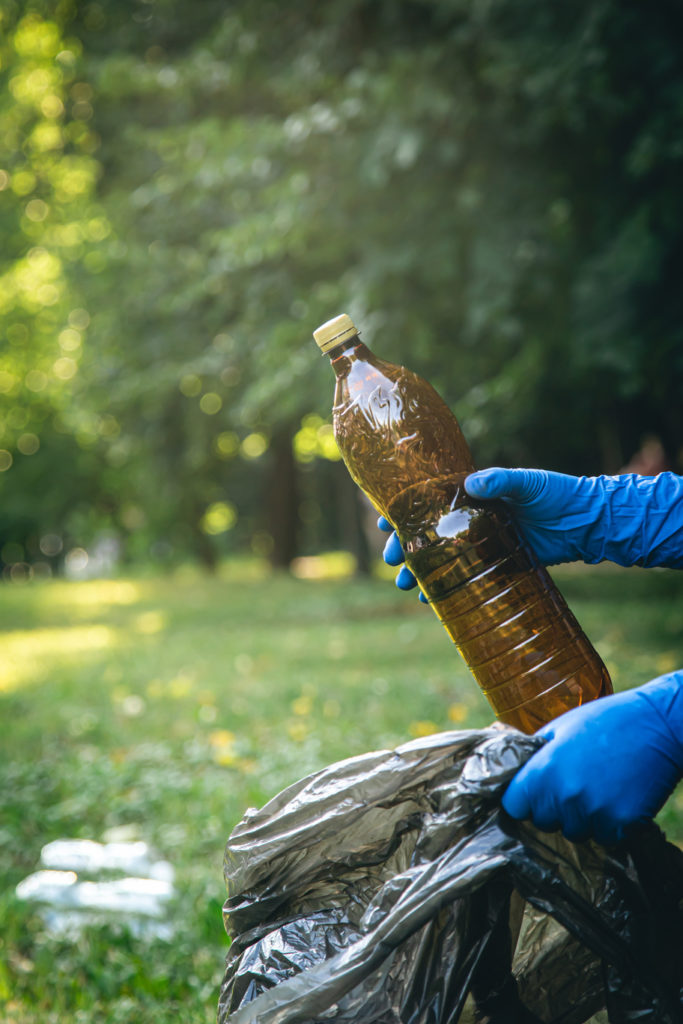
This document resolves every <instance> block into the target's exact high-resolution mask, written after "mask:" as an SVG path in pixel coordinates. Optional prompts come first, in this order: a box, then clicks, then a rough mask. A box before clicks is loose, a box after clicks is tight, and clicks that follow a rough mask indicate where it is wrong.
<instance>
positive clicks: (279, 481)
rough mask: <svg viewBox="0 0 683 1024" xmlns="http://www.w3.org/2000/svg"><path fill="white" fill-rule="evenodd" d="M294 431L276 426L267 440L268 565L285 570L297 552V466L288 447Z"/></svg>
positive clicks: (290, 447)
mask: <svg viewBox="0 0 683 1024" xmlns="http://www.w3.org/2000/svg"><path fill="white" fill-rule="evenodd" d="M293 436H294V431H293V429H292V427H291V426H290V425H286V426H283V427H280V428H279V429H278V431H277V432H276V433H275V434H274V435H273V440H272V442H271V457H272V468H271V472H270V478H269V481H268V529H269V531H270V535H271V537H272V538H273V548H272V551H271V553H270V564H271V565H272V567H273V568H274V569H288V568H289V566H290V565H291V563H292V561H293V560H294V558H296V555H297V533H298V529H299V486H298V468H297V464H296V460H295V458H294V451H293V448H292V438H293Z"/></svg>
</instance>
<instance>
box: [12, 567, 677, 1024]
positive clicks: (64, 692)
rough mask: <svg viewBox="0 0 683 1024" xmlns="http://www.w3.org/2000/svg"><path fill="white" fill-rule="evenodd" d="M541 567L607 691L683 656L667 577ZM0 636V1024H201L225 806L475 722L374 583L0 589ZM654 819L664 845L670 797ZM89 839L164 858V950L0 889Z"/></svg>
mask: <svg viewBox="0 0 683 1024" xmlns="http://www.w3.org/2000/svg"><path fill="white" fill-rule="evenodd" d="M554 575H555V577H556V579H557V581H558V583H559V584H560V587H561V589H562V590H563V592H564V593H565V595H566V597H567V599H568V601H569V603H570V605H571V606H572V608H573V610H574V611H575V612H576V614H577V616H578V618H579V620H580V621H581V623H582V624H583V626H584V628H585V629H586V632H587V633H588V634H589V636H590V637H591V639H592V640H593V642H594V643H595V645H596V647H597V648H598V650H599V651H600V653H601V654H602V656H603V658H604V659H605V661H606V663H607V665H608V668H609V669H610V671H611V673H612V675H613V678H614V681H615V685H616V687H617V688H625V687H628V686H632V685H638V684H641V683H643V682H645V681H646V680H648V679H649V678H652V677H653V676H655V675H657V674H659V673H661V672H665V671H669V670H671V669H673V668H676V667H678V666H683V575H681V574H677V573H674V572H662V571H649V572H644V571H641V570H619V569H616V568H614V567H598V568H594V569H589V568H588V567H584V566H580V567H571V568H566V569H561V570H556V571H555V572H554ZM0 629H1V630H2V642H3V656H2V661H1V663H0V700H2V741H1V748H0V871H1V872H2V882H3V884H2V886H1V887H0V918H1V919H2V928H1V929H0V1007H2V1019H3V1020H4V1021H6V1022H7V1024H38V1021H40V1024H52V1022H55V1024H56V1022H59V1024H91V1022H92V1024H95V1021H97V1022H99V1021H102V1020H106V1021H107V1022H108V1024H119V1022H130V1024H146V1022H149V1024H152V1022H154V1024H164V1022H168V1024H170V1022H171V1021H172V1022H173V1024H185V1022H187V1024H189V1022H190V1021H192V1022H193V1024H195V1022H202V1021H206V1022H209V1021H214V1019H215V1008H216V1001H217V990H218V986H219V984H220V979H221V976H222V971H223V962H224V956H225V952H226V948H227V940H226V939H225V936H224V934H223V930H222V922H221V914H220V908H221V903H222V900H223V898H224V888H223V882H222V854H223V846H224V843H225V839H226V837H227V835H228V833H229V831H230V829H231V827H232V826H233V825H234V824H235V823H236V822H237V821H238V820H239V818H240V817H241V815H242V814H243V812H244V810H245V809H246V808H247V807H248V806H250V805H258V804H260V803H262V802H264V801H265V800H266V799H267V798H268V797H270V796H272V795H273V794H274V793H275V792H277V791H278V790H279V789H281V788H283V787H284V786H285V785H287V784H288V783H290V782H292V781H294V780H295V779H297V778H300V777H301V776H302V775H305V774H306V773H308V772H310V771H311V770H313V769H315V768H318V767H320V766H322V765H324V764H328V763H330V762H332V761H334V760H337V759H340V758H344V757H348V756H350V755H353V754H358V753H361V752H364V751H367V750H372V749H376V748H378V747H387V746H392V745H395V744H398V743H400V742H403V741H404V740H406V739H408V738H410V737H411V736H416V735H421V734H424V733H427V732H430V731H436V730H444V729H452V728H463V727H464V728H466V727H478V726H482V725H485V724H487V723H488V722H489V721H490V719H491V715H490V713H489V711H488V705H487V704H486V703H485V701H484V699H483V698H482V697H481V696H480V695H479V693H478V691H477V689H476V686H475V685H474V683H473V681H472V679H471V677H470V676H469V674H468V672H467V670H466V669H465V668H464V666H463V664H462V663H461V661H460V659H459V657H458V655H457V654H456V652H455V651H454V650H453V649H452V646H451V645H450V643H449V641H448V639H447V637H446V636H445V634H444V633H443V630H442V629H441V627H440V626H439V624H438V622H437V621H436V619H435V618H434V617H433V616H432V615H431V614H430V612H429V610H428V609H426V608H425V607H424V606H422V605H420V604H419V603H418V602H417V600H416V599H415V597H414V595H412V596H406V595H404V594H401V593H399V592H398V591H396V590H395V588H394V587H393V586H392V585H390V584H389V583H387V581H386V580H384V579H373V580H367V581H366V580H329V579H328V580H315V581H312V580H302V579H297V578H294V577H290V576H286V575H270V574H268V573H267V572H266V571H265V569H264V568H263V567H262V566H260V565H258V564H257V563H254V562H234V563H231V564H229V565H226V566H225V567H224V568H223V570H222V571H221V573H220V574H218V575H217V576H215V577H207V576H204V575H201V574H199V573H198V572H196V571H191V570H184V571H179V572H177V573H176V574H175V575H174V576H165V577H153V578H147V577H141V578H134V577H131V578H122V579H112V580H102V581H86V582H65V581H48V582H40V583H31V584H26V585H23V586H18V585H5V586H3V587H0ZM660 823H661V824H662V826H663V827H664V828H665V829H666V831H667V834H668V835H669V837H670V838H671V839H673V840H675V841H683V794H681V793H679V794H676V795H674V797H673V798H672V799H671V800H670V801H669V804H668V806H667V808H666V809H665V811H664V812H663V813H662V815H661V816H660ZM111 830H114V832H112V831H111ZM117 830H118V831H117ZM122 830H123V831H122ZM108 835H117V836H119V837H120V836H122V835H127V836H129V837H139V838H143V839H145V840H148V841H150V842H152V843H153V844H154V845H155V846H156V847H157V848H158V849H159V850H160V852H161V853H162V854H163V855H164V856H165V857H166V858H168V859H169V860H171V861H172V862H173V864H174V866H175V868H176V871H177V888H178V898H177V901H176V902H175V905H174V907H173V920H174V923H175V926H176V938H175V939H174V940H173V942H171V943H167V942H163V941H161V940H159V939H156V940H151V939H147V940H142V939H135V938H133V937H132V936H131V935H130V934H129V933H128V931H127V930H126V929H125V928H124V927H119V926H109V927H101V928H96V927H93V928H90V929H89V930H88V931H87V932H86V933H85V935H84V936H83V937H82V938H81V941H80V942H79V943H77V944H76V943H72V942H69V941H67V940H64V939H55V938H51V937H49V936H47V935H46V934H45V931H44V928H43V924H42V921H41V919H40V917H39V915H38V914H37V913H36V912H35V911H31V910H30V909H28V907H27V906H26V905H24V904H21V903H19V902H18V901H17V900H16V899H15V898H14V896H13V892H14V886H15V885H16V883H17V882H18V881H20V880H21V879H22V878H23V877H24V876H25V875H27V874H28V873H29V872H31V871H32V870H34V869H35V868H36V866H37V862H38V857H39V854H40V849H41V847H42V846H43V844H44V843H47V842H49V841H50V840H52V839H56V838H63V837H82V838H89V839H96V840H99V839H102V838H103V837H104V838H106V837H107V836H108Z"/></svg>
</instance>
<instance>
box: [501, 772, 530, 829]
mask: <svg viewBox="0 0 683 1024" xmlns="http://www.w3.org/2000/svg"><path fill="white" fill-rule="evenodd" d="M503 809H504V810H505V811H506V812H507V813H508V814H509V815H510V817H511V818H516V819H517V820H518V821H523V820H524V819H525V818H530V817H531V801H530V799H529V793H528V791H527V787H526V781H525V777H524V768H521V769H520V771H518V772H517V774H516V775H515V777H514V779H513V780H512V782H511V783H510V785H509V786H508V788H507V789H506V790H505V792H504V793H503Z"/></svg>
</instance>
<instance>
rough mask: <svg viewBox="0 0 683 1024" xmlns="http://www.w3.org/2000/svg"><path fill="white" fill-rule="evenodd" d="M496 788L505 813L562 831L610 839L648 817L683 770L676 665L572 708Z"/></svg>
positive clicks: (682, 706) (682, 714) (682, 682)
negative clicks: (672, 669)
mask: <svg viewBox="0 0 683 1024" xmlns="http://www.w3.org/2000/svg"><path fill="white" fill-rule="evenodd" d="M536 735H537V736H540V737H541V738H542V739H544V740H546V743H545V745H544V746H543V747H542V748H541V749H540V750H538V751H537V752H536V753H535V754H533V755H532V757H531V758H530V759H529V760H528V761H527V763H526V764H525V765H524V767H523V768H521V769H520V770H519V771H518V772H517V774H516V775H515V777H514V778H513V780H512V782H511V783H510V785H509V786H508V788H507V790H506V791H505V794H504V796H503V807H504V808H505V810H506V811H507V813H508V814H510V815H511V816H512V817H513V818H520V819H522V818H531V820H532V821H533V823H534V824H535V825H536V826H537V827H538V828H540V829H542V830H543V831H546V832H552V831H555V830H556V829H561V830H562V832H563V834H564V835H565V836H566V838H567V839H570V840H573V841H574V842H579V841H581V840H584V839H587V838H594V839H597V840H598V842H600V843H603V844H606V845H608V844H611V843H615V842H618V841H619V840H620V839H622V838H623V837H624V834H625V833H626V831H627V830H628V828H629V826H633V825H636V824H639V823H644V822H646V821H648V820H649V819H650V818H652V817H654V815H655V814H656V813H657V811H658V810H659V809H660V808H661V807H662V805H663V804H664V802H665V800H666V799H667V797H668V796H669V794H670V793H671V792H672V790H673V788H674V787H675V785H676V783H677V782H678V781H679V779H680V778H681V777H683V671H680V672H672V673H670V674H668V675H665V676H660V677H659V678H658V679H654V680H653V681H652V682H651V683H648V684H647V685H646V686H641V687H639V688H638V689H634V690H628V691H626V692H625V693H618V694H615V695H614V696H610V697H601V698H599V699H598V700H594V701H591V702H590V703H588V704H584V705H583V706H582V707H579V708H574V709H573V710H572V711H568V712H567V713H566V714H564V715H561V716H560V717H559V718H556V719H555V721H553V722H550V723H549V724H548V725H546V726H544V727H543V728H542V729H539V731H538V732H537V733H536Z"/></svg>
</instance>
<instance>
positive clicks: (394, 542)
mask: <svg viewBox="0 0 683 1024" xmlns="http://www.w3.org/2000/svg"><path fill="white" fill-rule="evenodd" d="M377 525H378V526H379V528H380V530H382V531H383V532H384V533H388V534H389V535H390V536H389V539H388V540H387V542H386V544H385V545H384V551H383V552H382V557H383V558H384V561H385V562H386V563H387V565H400V566H401V568H400V569H399V571H398V573H397V575H396V586H397V587H398V588H399V590H413V588H414V587H416V586H417V580H416V579H415V577H414V576H413V574H412V572H411V571H410V569H409V568H408V566H407V565H403V564H402V563H403V562H404V561H405V555H404V554H403V548H402V547H401V542H400V540H399V539H398V537H397V536H396V533H395V531H394V528H393V526H392V525H391V523H390V522H389V520H388V519H385V518H384V516H380V517H379V519H378V520H377ZM420 600H421V601H422V602H424V604H429V602H428V600H427V598H426V597H425V596H424V594H423V593H422V591H420Z"/></svg>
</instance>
